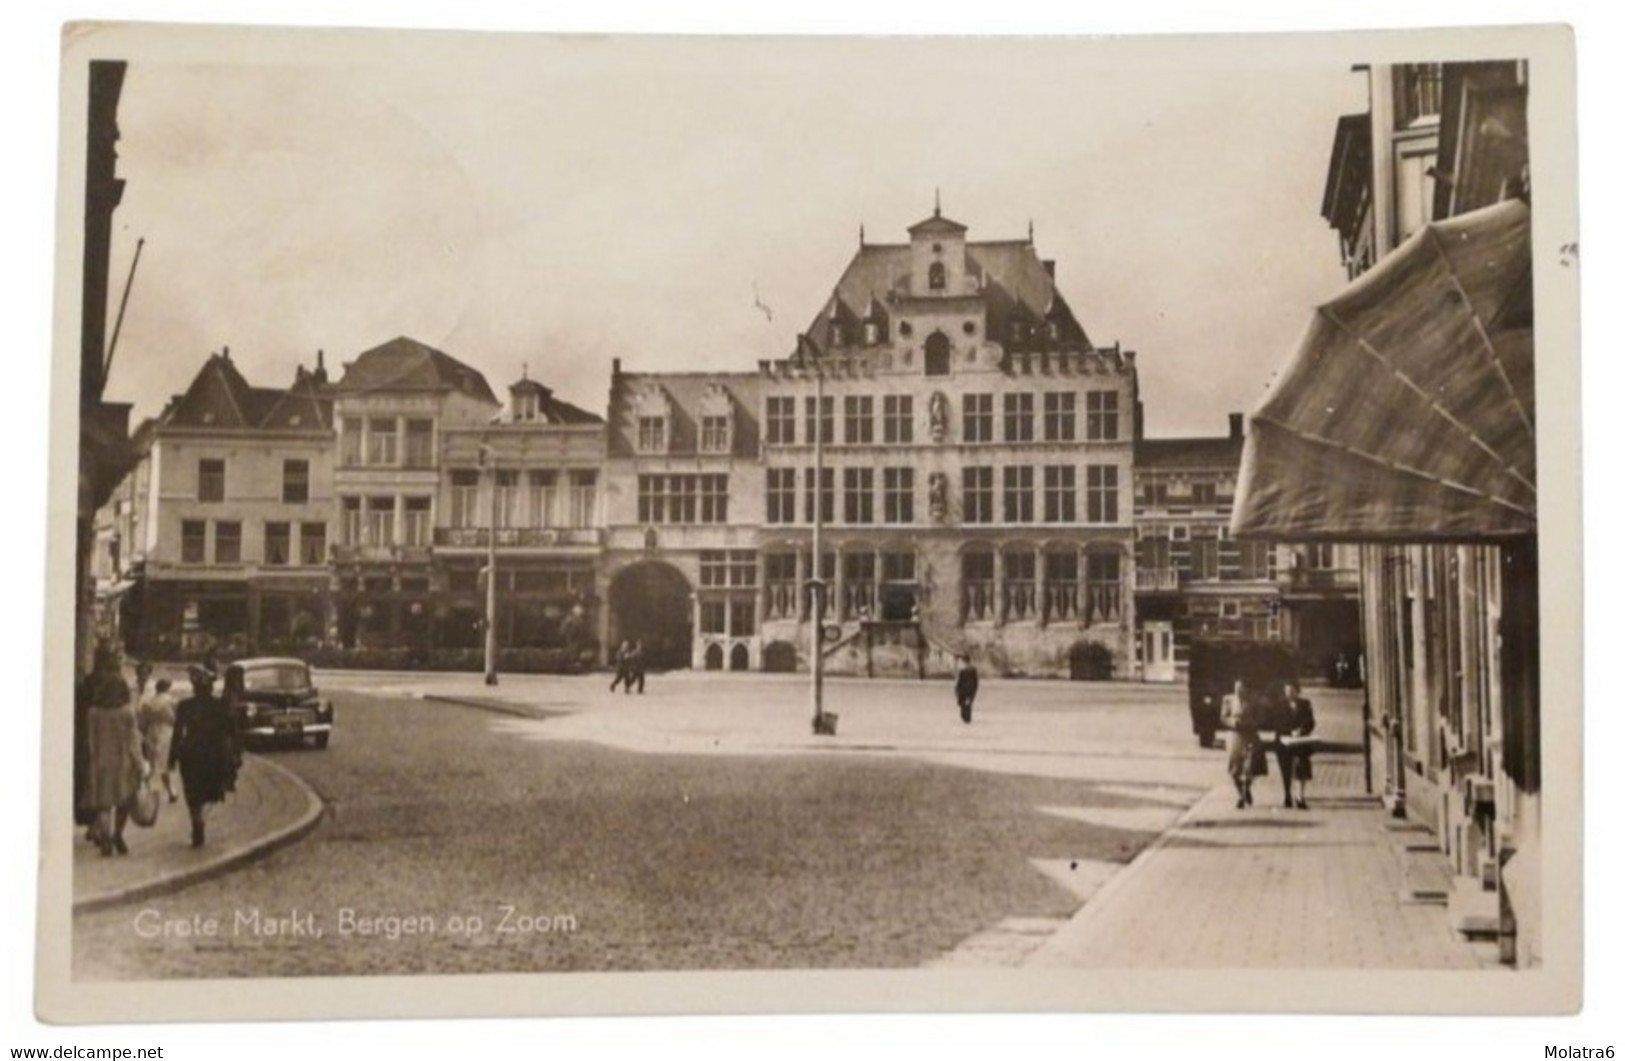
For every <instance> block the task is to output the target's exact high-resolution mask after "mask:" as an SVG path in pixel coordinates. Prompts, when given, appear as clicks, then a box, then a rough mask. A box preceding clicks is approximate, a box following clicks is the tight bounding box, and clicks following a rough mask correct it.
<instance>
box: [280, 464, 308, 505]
mask: <svg viewBox="0 0 1625 1061" xmlns="http://www.w3.org/2000/svg"><path fill="white" fill-rule="evenodd" d="M309 500H310V462H309V461H308V460H285V461H283V462H282V501H283V503H284V504H288V505H303V504H304V503H306V502H307V501H309Z"/></svg>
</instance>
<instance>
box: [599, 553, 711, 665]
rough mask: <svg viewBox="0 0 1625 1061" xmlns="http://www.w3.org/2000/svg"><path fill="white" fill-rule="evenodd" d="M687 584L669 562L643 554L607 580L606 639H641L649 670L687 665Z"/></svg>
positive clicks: (690, 621)
mask: <svg viewBox="0 0 1625 1061" xmlns="http://www.w3.org/2000/svg"><path fill="white" fill-rule="evenodd" d="M692 596H693V590H692V589H691V588H690V587H689V584H688V579H686V578H684V577H683V574H682V572H680V571H678V570H677V569H676V568H675V567H672V566H671V565H670V564H667V563H663V562H661V561H659V560H643V561H639V562H638V563H635V564H633V565H632V566H630V567H628V568H626V569H625V570H624V571H622V572H621V573H620V574H618V575H616V576H615V579H614V581H612V582H611V583H610V584H609V608H610V620H611V623H612V624H613V625H612V628H611V630H610V644H611V645H619V644H620V643H621V642H622V641H642V642H643V659H644V664H645V665H646V666H647V667H649V668H650V669H651V670H677V669H682V668H687V667H688V666H689V664H690V661H691V652H692V645H693V642H694V617H693V606H692V603H691V601H692Z"/></svg>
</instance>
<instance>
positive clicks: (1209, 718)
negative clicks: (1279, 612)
mask: <svg viewBox="0 0 1625 1061" xmlns="http://www.w3.org/2000/svg"><path fill="white" fill-rule="evenodd" d="M1238 679H1239V680H1240V681H1242V682H1245V683H1246V687H1247V688H1248V689H1249V690H1251V692H1252V695H1253V696H1256V697H1258V698H1259V700H1260V702H1261V703H1262V705H1263V706H1264V711H1263V712H1262V717H1263V718H1264V719H1266V720H1267V719H1268V718H1269V716H1270V715H1271V714H1273V712H1274V708H1275V707H1276V706H1277V705H1276V701H1277V700H1278V699H1279V697H1280V694H1281V689H1282V686H1284V685H1285V684H1286V683H1288V682H1296V681H1297V680H1298V658H1297V655H1296V654H1295V653H1294V652H1293V650H1292V646H1290V645H1287V644H1284V643H1282V642H1280V641H1249V640H1241V639H1224V638H1211V639H1201V638H1199V639H1197V640H1195V641H1192V642H1191V649H1190V709H1191V729H1192V731H1193V732H1195V734H1196V740H1197V742H1198V743H1199V744H1201V746H1202V747H1204V748H1211V747H1212V746H1213V738H1214V735H1215V734H1217V733H1218V731H1219V730H1220V728H1221V726H1220V724H1219V710H1220V708H1221V707H1222V706H1223V704H1224V698H1225V696H1226V695H1227V694H1228V693H1229V692H1230V690H1231V689H1233V688H1235V684H1236V682H1237V680H1238Z"/></svg>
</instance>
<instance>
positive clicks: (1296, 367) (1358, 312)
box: [1231, 201, 1536, 542]
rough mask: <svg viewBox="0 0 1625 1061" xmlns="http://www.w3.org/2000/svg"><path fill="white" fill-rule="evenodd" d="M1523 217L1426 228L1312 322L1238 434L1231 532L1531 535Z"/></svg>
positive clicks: (1313, 536) (1373, 537)
mask: <svg viewBox="0 0 1625 1061" xmlns="http://www.w3.org/2000/svg"><path fill="white" fill-rule="evenodd" d="M1533 325H1534V314H1533V298H1532V289H1531V278H1530V254H1529V208H1528V206H1527V205H1526V204H1525V203H1522V202H1519V201H1512V202H1506V203H1500V204H1497V205H1495V206H1492V207H1488V208H1486V209H1483V210H1478V211H1474V212H1473V213H1470V214H1463V215H1461V216H1460V217H1456V218H1451V219H1450V220H1447V221H1441V222H1437V223H1435V224H1432V225H1429V226H1428V227H1426V228H1424V229H1423V230H1422V231H1420V232H1418V233H1417V234H1415V235H1414V236H1412V237H1411V238H1410V239H1409V240H1407V241H1406V242H1405V243H1404V244H1403V245H1401V246H1400V247H1399V248H1398V249H1397V250H1395V251H1394V252H1393V253H1392V254H1390V255H1388V256H1387V257H1386V258H1384V259H1383V260H1382V261H1381V262H1379V263H1378V264H1377V265H1376V266H1375V267H1374V268H1372V269H1371V270H1370V271H1369V272H1367V273H1366V274H1365V275H1364V276H1362V277H1360V278H1359V279H1358V280H1357V281H1355V282H1354V283H1353V284H1352V285H1350V286H1349V287H1348V288H1347V289H1346V290H1345V291H1344V292H1343V294H1341V295H1339V296H1338V297H1337V298H1335V299H1333V300H1332V301H1330V302H1328V303H1326V304H1325V305H1323V306H1321V307H1320V308H1319V309H1317V310H1316V312H1315V316H1314V319H1313V320H1312V321H1311V323H1310V325H1309V329H1308V332H1307V333H1306V334H1305V336H1304V338H1303V341H1302V342H1301V343H1300V345H1299V347H1298V350H1297V353H1296V354H1294V355H1293V357H1292V360H1291V362H1290V363H1289V364H1288V365H1287V367H1286V369H1285V371H1283V372H1282V374H1281V376H1280V378H1279V379H1278V380H1277V381H1276V383H1275V385H1274V386H1273V387H1272V388H1271V390H1270V392H1269V394H1268V395H1267V396H1266V397H1265V399H1264V402H1263V404H1262V405H1260V406H1259V408H1258V409H1257V410H1256V411H1255V412H1254V413H1253V414H1252V416H1251V417H1250V419H1249V422H1248V431H1247V443H1246V448H1245V449H1244V451H1243V454H1242V471H1241V481H1240V484H1239V488H1238V492H1237V498H1236V507H1235V514H1234V516H1233V519H1232V524H1231V528H1232V531H1233V532H1234V533H1235V534H1236V535H1237V536H1241V537H1254V538H1271V539H1283V540H1294V541H1312V540H1330V541H1415V542H1423V541H1475V540H1485V539H1501V538H1506V537H1511V536H1516V535H1523V534H1530V533H1533V532H1534V530H1535V519H1536V504H1535V381H1534V337H1533Z"/></svg>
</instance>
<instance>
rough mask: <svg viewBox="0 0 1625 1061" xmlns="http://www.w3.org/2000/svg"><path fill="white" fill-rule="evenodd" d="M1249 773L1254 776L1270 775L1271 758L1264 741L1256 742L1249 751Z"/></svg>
mask: <svg viewBox="0 0 1625 1061" xmlns="http://www.w3.org/2000/svg"><path fill="white" fill-rule="evenodd" d="M1247 773H1248V775H1249V776H1252V777H1268V776H1269V774H1270V760H1269V756H1268V755H1266V754H1265V750H1264V745H1263V743H1262V742H1255V743H1254V744H1253V747H1252V750H1251V751H1250V752H1249V753H1248V756H1247Z"/></svg>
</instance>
